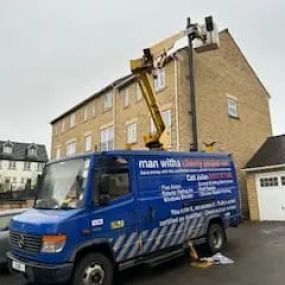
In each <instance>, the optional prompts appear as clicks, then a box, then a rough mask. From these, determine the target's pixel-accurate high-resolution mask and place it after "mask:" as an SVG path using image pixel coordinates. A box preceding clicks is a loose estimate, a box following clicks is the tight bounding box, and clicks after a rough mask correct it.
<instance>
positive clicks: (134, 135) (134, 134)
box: [127, 122, 138, 144]
mask: <svg viewBox="0 0 285 285" xmlns="http://www.w3.org/2000/svg"><path fill="white" fill-rule="evenodd" d="M130 134H131V136H130ZM137 142H138V126H137V122H131V123H128V124H127V143H128V144H135V143H137Z"/></svg>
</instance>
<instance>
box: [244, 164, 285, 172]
mask: <svg viewBox="0 0 285 285" xmlns="http://www.w3.org/2000/svg"><path fill="white" fill-rule="evenodd" d="M275 168H285V164H284V163H282V164H274V165H269V166H260V167H254V168H243V169H241V171H243V172H256V171H260V170H267V169H268V170H269V169H275Z"/></svg>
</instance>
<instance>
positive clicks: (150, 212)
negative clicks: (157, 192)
mask: <svg viewBox="0 0 285 285" xmlns="http://www.w3.org/2000/svg"><path fill="white" fill-rule="evenodd" d="M154 214H155V211H154V210H153V207H152V206H149V207H148V213H147V216H148V218H149V219H151V220H153V219H154Z"/></svg>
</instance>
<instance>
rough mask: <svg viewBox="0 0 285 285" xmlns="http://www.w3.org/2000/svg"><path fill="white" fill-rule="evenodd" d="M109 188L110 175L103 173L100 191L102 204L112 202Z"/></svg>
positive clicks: (100, 203) (100, 202) (105, 204)
mask: <svg viewBox="0 0 285 285" xmlns="http://www.w3.org/2000/svg"><path fill="white" fill-rule="evenodd" d="M109 188H110V176H109V175H102V176H101V183H100V191H99V205H100V206H107V205H108V204H109V202H110V195H109Z"/></svg>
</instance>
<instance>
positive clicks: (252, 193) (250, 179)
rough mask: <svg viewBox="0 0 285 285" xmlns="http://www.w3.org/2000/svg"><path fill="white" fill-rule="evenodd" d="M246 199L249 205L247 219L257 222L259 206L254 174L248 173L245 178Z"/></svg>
mask: <svg viewBox="0 0 285 285" xmlns="http://www.w3.org/2000/svg"><path fill="white" fill-rule="evenodd" d="M246 185H247V199H248V205H249V218H250V220H251V221H259V220H260V216H259V205H258V197H257V189H256V183H255V173H248V174H247V177H246Z"/></svg>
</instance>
